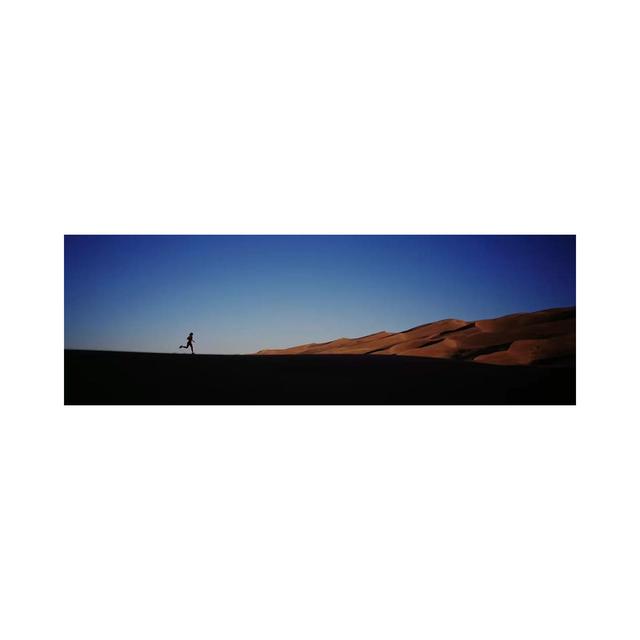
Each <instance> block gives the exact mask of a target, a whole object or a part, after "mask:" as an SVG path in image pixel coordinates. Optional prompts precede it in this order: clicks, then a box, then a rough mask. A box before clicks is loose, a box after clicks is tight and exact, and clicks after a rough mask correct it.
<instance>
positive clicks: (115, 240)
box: [64, 236, 576, 353]
mask: <svg viewBox="0 0 640 640" xmlns="http://www.w3.org/2000/svg"><path fill="white" fill-rule="evenodd" d="M64 261H65V265H64V282H65V305H64V314H65V337H64V341H65V348H68V349H71V348H73V349H116V350H126V351H160V352H173V351H176V350H177V347H178V345H179V344H184V339H185V337H186V335H187V333H189V331H193V332H194V334H195V340H196V345H195V346H196V351H199V352H201V353H250V352H254V351H257V350H259V349H263V348H267V347H287V346H292V345H296V344H302V343H305V342H323V341H327V340H331V339H334V338H340V337H343V336H344V337H356V336H361V335H366V334H368V333H373V332H375V331H381V330H386V331H402V330H404V329H408V328H410V327H413V326H415V325H418V324H423V323H426V322H431V321H433V320H440V319H442V318H451V317H455V318H462V319H467V320H476V319H479V318H489V317H495V316H500V315H505V314H509V313H515V312H519V311H535V310H538V309H544V308H549V307H560V306H570V305H574V304H575V278H576V272H575V269H576V255H575V236H65V256H64ZM182 353H184V351H183V352H182Z"/></svg>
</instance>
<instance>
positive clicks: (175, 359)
mask: <svg viewBox="0 0 640 640" xmlns="http://www.w3.org/2000/svg"><path fill="white" fill-rule="evenodd" d="M575 394H576V390H575V308H573V307H571V308H562V309H550V310H545V311H540V312H535V313H524V314H514V315H511V316H505V317H502V318H496V319H492V320H478V321H464V320H455V319H448V320H442V321H439V322H433V323H428V324H426V325H420V326H418V327H414V328H413V329H409V330H407V331H404V332H400V333H387V332H384V331H383V332H379V333H375V334H371V335H368V336H363V337H361V338H351V339H349V338H340V339H338V340H334V341H331V342H327V343H321V344H315V343H311V344H307V345H302V346H299V347H291V348H289V349H284V350H264V351H261V352H259V353H258V354H254V355H202V354H195V355H194V357H189V358H184V357H180V355H178V354H160V353H133V352H118V351H81V350H65V403H66V404H162V405H181V404H193V405H198V404H200V405H202V404H212V405H215V404H249V405H251V404H253V405H256V404H257V405H274V404H376V405H379V404H467V405H468V404H477V405H487V404H489V405H491V404H575Z"/></svg>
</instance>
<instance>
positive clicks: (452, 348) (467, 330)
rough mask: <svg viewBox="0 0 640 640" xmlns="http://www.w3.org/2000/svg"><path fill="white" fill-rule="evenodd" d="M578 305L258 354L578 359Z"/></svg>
mask: <svg viewBox="0 0 640 640" xmlns="http://www.w3.org/2000/svg"><path fill="white" fill-rule="evenodd" d="M575 331H576V310H575V307H566V308H559V309H546V310H543V311H536V312H533V313H516V314H512V315H508V316H503V317H500V318H493V319H485V320H476V321H467V320H459V319H455V318H449V319H446V320H439V321H437V322H430V323H428V324H424V325H420V326H417V327H413V328H412V329H407V330H406V331H401V332H398V333H388V332H386V331H380V332H378V333H374V334H370V335H366V336H362V337H360V338H339V339H337V340H333V341H330V342H324V343H312V344H305V345H300V346H296V347H291V348H288V349H265V350H263V351H259V352H258V355H298V354H305V355H310V354H342V355H369V354H371V355H400V356H422V357H428V358H449V359H455V360H467V361H475V362H483V363H487V364H502V365H513V364H518V365H558V364H562V365H571V364H574V363H575Z"/></svg>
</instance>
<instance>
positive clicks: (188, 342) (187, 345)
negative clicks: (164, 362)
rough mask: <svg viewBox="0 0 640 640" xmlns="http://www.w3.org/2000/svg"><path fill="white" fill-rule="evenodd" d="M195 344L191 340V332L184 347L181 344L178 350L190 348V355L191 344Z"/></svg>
mask: <svg viewBox="0 0 640 640" xmlns="http://www.w3.org/2000/svg"><path fill="white" fill-rule="evenodd" d="M194 342H195V340H194V339H193V331H192V332H191V333H190V334H189V335H188V336H187V344H186V346H185V345H183V344H181V345H180V349H188V348H189V347H191V353H193V343H194Z"/></svg>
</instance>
